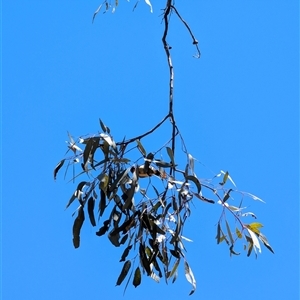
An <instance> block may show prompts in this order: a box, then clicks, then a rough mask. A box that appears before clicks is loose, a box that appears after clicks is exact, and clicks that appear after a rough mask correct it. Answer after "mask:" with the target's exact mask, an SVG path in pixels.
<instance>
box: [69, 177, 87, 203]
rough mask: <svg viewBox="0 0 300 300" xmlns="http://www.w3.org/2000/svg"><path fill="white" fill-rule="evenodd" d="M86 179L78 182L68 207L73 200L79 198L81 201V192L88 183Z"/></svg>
mask: <svg viewBox="0 0 300 300" xmlns="http://www.w3.org/2000/svg"><path fill="white" fill-rule="evenodd" d="M86 183H87V182H86V181H82V182H80V183H79V184H78V186H77V189H76V191H75V192H74V193H73V195H72V196H71V198H70V200H69V202H68V203H67V206H66V209H67V208H68V207H69V206H70V205H71V204H72V202H73V201H74V200H75V199H76V198H78V200H80V201H81V194H82V189H83V188H84V186H85V185H86Z"/></svg>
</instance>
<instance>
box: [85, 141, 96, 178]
mask: <svg viewBox="0 0 300 300" xmlns="http://www.w3.org/2000/svg"><path fill="white" fill-rule="evenodd" d="M93 145H94V140H93V139H92V138H90V139H89V140H88V142H87V144H86V146H85V148H84V151H83V169H84V171H86V172H87V171H88V168H87V165H88V161H89V157H90V154H91V151H92V148H93Z"/></svg>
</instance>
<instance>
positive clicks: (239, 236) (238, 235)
mask: <svg viewBox="0 0 300 300" xmlns="http://www.w3.org/2000/svg"><path fill="white" fill-rule="evenodd" d="M235 232H236V235H237V237H238V238H239V239H241V238H243V235H242V233H241V232H240V231H239V229H238V228H236V229H235Z"/></svg>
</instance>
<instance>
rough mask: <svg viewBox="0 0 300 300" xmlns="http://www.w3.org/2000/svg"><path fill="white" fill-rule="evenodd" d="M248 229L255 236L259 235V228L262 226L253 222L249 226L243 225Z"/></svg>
mask: <svg viewBox="0 0 300 300" xmlns="http://www.w3.org/2000/svg"><path fill="white" fill-rule="evenodd" d="M245 226H246V227H247V228H248V229H250V230H251V231H253V232H255V233H256V234H258V235H259V234H260V230H259V229H260V228H261V227H263V224H261V223H258V222H253V223H251V224H248V225H245Z"/></svg>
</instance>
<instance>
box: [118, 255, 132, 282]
mask: <svg viewBox="0 0 300 300" xmlns="http://www.w3.org/2000/svg"><path fill="white" fill-rule="evenodd" d="M130 267H131V261H130V260H127V261H126V262H125V263H124V265H123V268H122V271H121V273H120V275H119V277H118V280H117V283H116V285H120V284H121V283H122V282H123V280H124V279H125V277H126V276H127V274H128V272H129V270H130Z"/></svg>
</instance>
